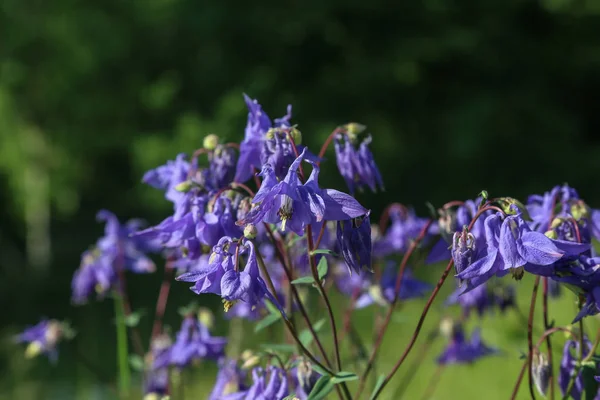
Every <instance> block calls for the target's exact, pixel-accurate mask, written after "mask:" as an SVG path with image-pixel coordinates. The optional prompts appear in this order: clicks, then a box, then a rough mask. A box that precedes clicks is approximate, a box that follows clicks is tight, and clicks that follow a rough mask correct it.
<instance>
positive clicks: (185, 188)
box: [175, 180, 192, 193]
mask: <svg viewBox="0 0 600 400" xmlns="http://www.w3.org/2000/svg"><path fill="white" fill-rule="evenodd" d="M191 188H192V181H190V180H187V181H183V182H181V183H178V184H177V185H175V190H177V191H178V192H182V193H186V192H189V191H190V189H191Z"/></svg>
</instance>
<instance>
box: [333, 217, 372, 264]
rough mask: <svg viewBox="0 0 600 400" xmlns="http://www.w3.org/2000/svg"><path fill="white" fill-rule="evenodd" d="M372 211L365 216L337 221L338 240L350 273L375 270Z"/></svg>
mask: <svg viewBox="0 0 600 400" xmlns="http://www.w3.org/2000/svg"><path fill="white" fill-rule="evenodd" d="M369 214H370V212H367V213H366V214H365V215H364V216H363V217H358V218H353V219H350V220H346V221H338V222H337V242H338V246H339V248H340V252H341V253H342V256H343V257H344V261H345V262H346V266H347V267H348V270H349V271H350V273H352V271H355V272H356V273H360V272H361V271H363V270H365V271H370V272H373V269H372V268H371V221H370V219H369Z"/></svg>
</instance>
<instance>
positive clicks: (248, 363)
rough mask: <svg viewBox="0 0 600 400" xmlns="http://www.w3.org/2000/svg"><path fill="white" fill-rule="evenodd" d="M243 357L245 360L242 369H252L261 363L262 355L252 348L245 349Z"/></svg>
mask: <svg viewBox="0 0 600 400" xmlns="http://www.w3.org/2000/svg"><path fill="white" fill-rule="evenodd" d="M241 359H242V360H243V361H244V363H243V364H242V367H241V368H242V369H252V368H254V367H256V366H257V365H258V364H259V363H260V356H259V355H257V354H254V353H253V352H252V351H251V350H244V352H243V353H242V355H241Z"/></svg>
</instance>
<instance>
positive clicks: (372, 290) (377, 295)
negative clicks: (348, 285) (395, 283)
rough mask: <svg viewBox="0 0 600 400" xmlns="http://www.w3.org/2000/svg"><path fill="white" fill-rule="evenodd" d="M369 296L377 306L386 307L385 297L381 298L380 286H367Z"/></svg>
mask: <svg viewBox="0 0 600 400" xmlns="http://www.w3.org/2000/svg"><path fill="white" fill-rule="evenodd" d="M369 295H370V296H371V298H372V299H373V301H374V302H375V303H377V304H379V305H380V306H383V307H385V306H387V305H388V302H387V300H386V299H385V297H384V296H383V292H382V290H381V286H380V285H371V286H369Z"/></svg>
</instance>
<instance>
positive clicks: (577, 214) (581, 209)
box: [571, 200, 590, 221]
mask: <svg viewBox="0 0 600 400" xmlns="http://www.w3.org/2000/svg"><path fill="white" fill-rule="evenodd" d="M571 215H572V216H573V218H574V219H575V220H576V221H579V220H580V219H582V218H588V217H589V216H590V210H589V208H588V207H587V205H586V204H585V203H584V202H583V201H581V200H579V201H578V202H576V203H574V204H572V205H571Z"/></svg>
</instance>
